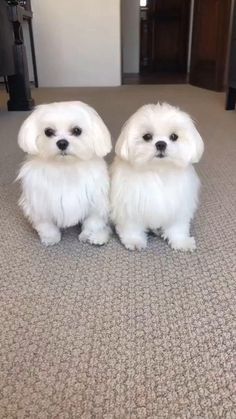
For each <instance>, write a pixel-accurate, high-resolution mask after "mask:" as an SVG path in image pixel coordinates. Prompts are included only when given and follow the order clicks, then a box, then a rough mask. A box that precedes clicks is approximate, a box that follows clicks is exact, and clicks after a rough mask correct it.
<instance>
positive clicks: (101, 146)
mask: <svg viewBox="0 0 236 419" xmlns="http://www.w3.org/2000/svg"><path fill="white" fill-rule="evenodd" d="M91 113H92V115H91V116H92V127H93V146H94V151H95V154H96V155H97V156H98V157H104V156H106V155H107V154H108V153H110V151H111V149H112V144H111V134H110V132H109V130H108V128H107V126H106V125H105V123H104V122H103V120H102V118H101V117H100V116H99V115H98V113H97V112H96V111H95V110H94V109H92V108H91Z"/></svg>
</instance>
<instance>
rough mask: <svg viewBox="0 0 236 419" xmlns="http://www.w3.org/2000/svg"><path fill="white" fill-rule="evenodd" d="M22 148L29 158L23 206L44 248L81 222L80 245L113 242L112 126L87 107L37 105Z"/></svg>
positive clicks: (20, 139) (20, 138) (24, 130)
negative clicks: (109, 160)
mask: <svg viewBox="0 0 236 419" xmlns="http://www.w3.org/2000/svg"><path fill="white" fill-rule="evenodd" d="M18 143H19V146H20V147H21V148H22V150H24V151H25V152H26V153H28V155H29V156H28V158H27V160H26V162H25V163H24V164H23V166H22V168H21V170H20V173H19V175H18V179H20V180H21V183H22V195H21V198H20V202H19V204H20V206H21V207H22V209H23V211H24V214H25V216H26V217H27V218H28V219H29V220H30V222H31V223H32V225H33V227H34V228H35V229H36V230H37V232H38V234H39V236H40V239H41V241H42V243H44V244H45V245H53V244H55V243H57V242H59V241H60V239H61V231H60V229H61V228H66V227H70V226H74V225H76V224H78V223H80V222H81V223H82V231H81V233H80V235H79V240H81V241H88V242H90V243H93V244H98V245H102V244H104V243H106V242H107V240H108V238H109V227H108V214H109V176H108V171H107V166H106V163H105V161H104V159H103V157H104V156H105V155H106V154H107V153H109V152H110V150H111V138H110V134H109V131H108V129H107V127H106V126H105V124H104V122H103V121H102V119H101V118H100V116H99V115H98V114H97V112H96V111H95V110H94V109H93V108H91V107H90V106H88V105H86V104H85V103H82V102H58V103H51V104H46V105H40V106H38V107H37V108H36V109H35V110H34V111H33V113H31V115H30V116H29V117H28V118H27V119H26V120H25V121H24V123H23V125H22V126H21V128H20V131H19V136H18Z"/></svg>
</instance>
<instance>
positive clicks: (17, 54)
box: [7, 5, 34, 111]
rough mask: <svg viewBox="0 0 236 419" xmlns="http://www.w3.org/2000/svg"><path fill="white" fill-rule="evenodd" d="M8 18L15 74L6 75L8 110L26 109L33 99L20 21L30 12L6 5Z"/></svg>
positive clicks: (30, 106) (29, 107) (19, 7)
mask: <svg viewBox="0 0 236 419" xmlns="http://www.w3.org/2000/svg"><path fill="white" fill-rule="evenodd" d="M8 10H9V18H10V21H11V22H12V24H13V30H14V37H15V44H14V46H13V54H14V60H15V74H13V75H11V76H8V89H9V97H10V98H9V100H8V103H7V105H8V110H9V111H16V110H22V111H27V110H30V109H32V108H33V106H34V100H33V99H32V97H31V91H30V82H29V73H28V64H27V58H26V51H25V46H24V43H23V31H22V22H23V19H24V16H25V14H31V17H32V13H31V12H28V11H26V10H24V8H23V7H21V6H12V5H9V6H8Z"/></svg>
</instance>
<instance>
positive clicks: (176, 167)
mask: <svg viewBox="0 0 236 419" xmlns="http://www.w3.org/2000/svg"><path fill="white" fill-rule="evenodd" d="M146 133H150V134H152V136H153V138H152V139H151V140H150V141H144V139H143V138H142V137H143V135H145V134H146ZM173 133H175V134H177V135H178V139H177V140H176V141H172V140H171V139H170V136H171V134H173ZM158 141H164V142H165V143H166V145H167V148H166V151H165V153H164V157H163V158H160V157H158V155H160V153H159V152H158V151H157V148H156V146H155V144H156V143H157V142H158ZM203 150H204V145H203V141H202V138H201V136H200V134H199V133H198V131H197V130H196V128H195V126H194V123H193V121H192V119H191V118H190V116H189V115H188V114H186V113H184V112H182V111H180V110H179V109H177V108H175V107H173V106H170V105H168V104H166V103H164V104H159V103H158V104H157V105H154V104H150V105H145V106H143V107H141V108H140V109H139V110H138V111H137V112H136V113H135V114H134V115H132V116H131V118H130V119H129V120H128V121H127V122H126V123H125V125H124V127H123V129H122V131H121V134H120V136H119V138H118V141H117V144H116V149H115V151H116V154H117V156H116V157H115V160H114V162H113V164H112V168H111V176H112V178H111V218H112V220H113V222H114V224H115V227H116V231H117V233H118V235H119V237H120V240H121V242H122V243H123V244H124V246H125V247H126V248H127V249H131V250H134V249H138V250H140V249H143V248H145V247H146V244H147V235H146V232H147V231H148V230H153V231H157V230H158V229H161V231H162V236H163V238H164V239H167V240H168V242H169V244H170V245H171V247H172V248H173V249H180V250H190V251H192V250H194V249H195V246H196V245H195V240H194V238H193V237H190V235H189V228H190V221H191V219H192V217H193V215H194V212H195V210H196V208H197V204H198V192H199V186H200V181H199V179H198V176H197V174H196V172H195V170H194V168H193V166H192V164H193V163H197V162H198V161H199V160H200V158H201V156H202V153H203Z"/></svg>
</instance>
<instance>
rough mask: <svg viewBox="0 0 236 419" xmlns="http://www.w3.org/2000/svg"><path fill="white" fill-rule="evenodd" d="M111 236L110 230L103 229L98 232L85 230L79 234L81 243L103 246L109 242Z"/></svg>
mask: <svg viewBox="0 0 236 419" xmlns="http://www.w3.org/2000/svg"><path fill="white" fill-rule="evenodd" d="M109 236H110V229H109V228H103V229H101V230H97V231H93V230H89V229H84V230H82V232H81V233H80V234H79V241H81V242H88V243H90V244H95V245H98V246H102V245H103V244H105V243H107V242H108V240H109Z"/></svg>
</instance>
